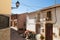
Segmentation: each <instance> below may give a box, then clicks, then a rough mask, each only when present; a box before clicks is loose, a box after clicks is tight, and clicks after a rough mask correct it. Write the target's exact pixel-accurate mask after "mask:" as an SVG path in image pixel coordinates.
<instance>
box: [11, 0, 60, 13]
mask: <svg viewBox="0 0 60 40" xmlns="http://www.w3.org/2000/svg"><path fill="white" fill-rule="evenodd" d="M17 1H19V2H20V6H19V7H18V8H17V9H12V11H11V12H12V13H13V14H22V13H26V12H34V11H37V10H40V9H43V8H45V7H49V6H52V5H55V0H12V5H11V6H12V7H16V6H15V3H16V2H17ZM56 4H60V0H56Z"/></svg>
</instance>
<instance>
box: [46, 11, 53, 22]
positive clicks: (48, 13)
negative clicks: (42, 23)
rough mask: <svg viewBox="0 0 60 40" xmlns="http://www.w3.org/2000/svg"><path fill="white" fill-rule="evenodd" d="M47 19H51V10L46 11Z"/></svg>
mask: <svg viewBox="0 0 60 40" xmlns="http://www.w3.org/2000/svg"><path fill="white" fill-rule="evenodd" d="M46 20H47V21H51V20H52V14H51V11H48V12H47V19H46Z"/></svg>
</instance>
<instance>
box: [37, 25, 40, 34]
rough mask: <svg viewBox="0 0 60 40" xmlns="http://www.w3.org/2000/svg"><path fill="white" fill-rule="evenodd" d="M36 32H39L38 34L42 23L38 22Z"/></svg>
mask: <svg viewBox="0 0 60 40" xmlns="http://www.w3.org/2000/svg"><path fill="white" fill-rule="evenodd" d="M36 33H37V34H39V33H40V24H36Z"/></svg>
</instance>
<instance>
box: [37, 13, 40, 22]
mask: <svg viewBox="0 0 60 40" xmlns="http://www.w3.org/2000/svg"><path fill="white" fill-rule="evenodd" d="M37 22H40V14H38V15H37Z"/></svg>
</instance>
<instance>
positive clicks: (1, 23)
mask: <svg viewBox="0 0 60 40" xmlns="http://www.w3.org/2000/svg"><path fill="white" fill-rule="evenodd" d="M7 27H9V17H8V16H4V15H0V29H3V28H7Z"/></svg>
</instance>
